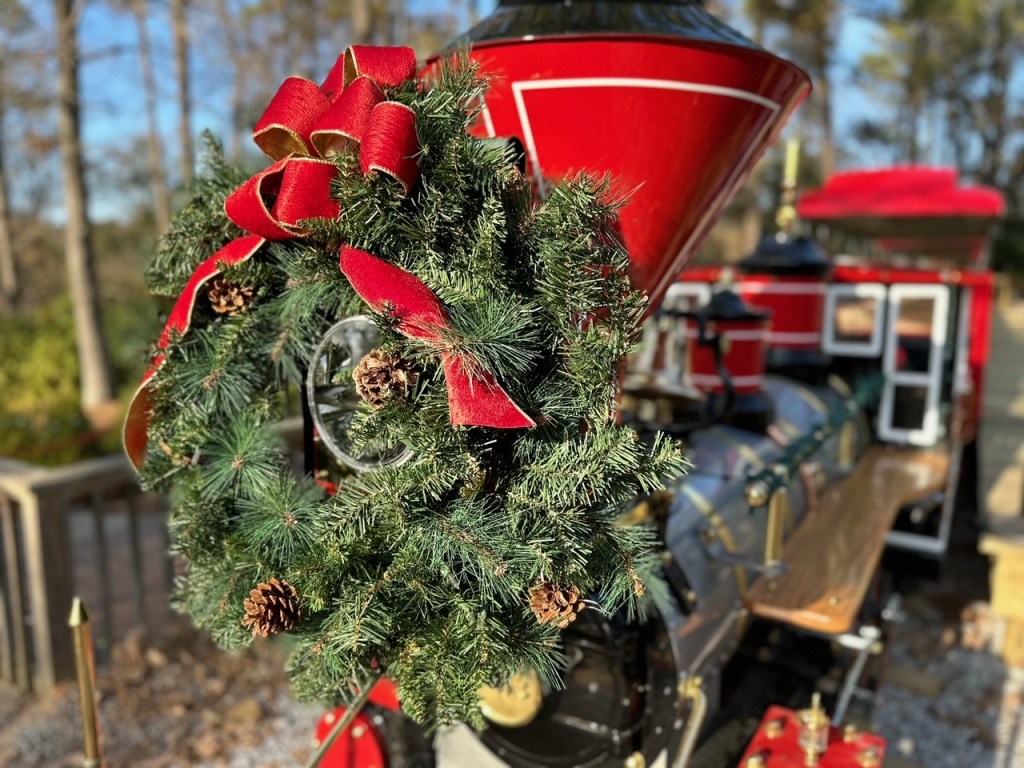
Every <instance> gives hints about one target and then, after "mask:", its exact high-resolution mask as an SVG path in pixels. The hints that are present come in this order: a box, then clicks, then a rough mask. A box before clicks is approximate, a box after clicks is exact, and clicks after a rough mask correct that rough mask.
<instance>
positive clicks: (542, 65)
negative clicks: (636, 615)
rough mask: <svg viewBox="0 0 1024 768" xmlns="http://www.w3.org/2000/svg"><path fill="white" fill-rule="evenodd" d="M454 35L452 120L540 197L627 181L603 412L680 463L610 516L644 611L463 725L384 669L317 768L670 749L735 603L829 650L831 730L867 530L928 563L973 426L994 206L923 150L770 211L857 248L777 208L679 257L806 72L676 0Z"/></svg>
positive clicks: (523, 680) (865, 752)
mask: <svg viewBox="0 0 1024 768" xmlns="http://www.w3.org/2000/svg"><path fill="white" fill-rule="evenodd" d="M462 43H469V44H471V45H472V49H471V50H472V56H473V58H474V59H476V60H477V61H478V62H479V63H480V64H481V66H482V68H483V69H484V71H485V72H487V73H489V74H490V75H491V76H492V77H493V78H494V80H493V85H492V87H491V90H490V91H489V92H488V94H487V96H486V103H485V104H484V105H482V110H481V121H480V125H479V126H478V130H479V133H480V134H481V135H482V136H487V137H490V138H493V139H502V140H509V141H515V142H517V143H518V145H519V146H521V147H522V151H523V155H524V160H525V165H526V168H527V173H528V174H530V175H531V176H532V177H533V179H534V181H535V184H536V186H537V189H538V192H539V193H540V194H543V192H544V189H545V185H546V184H547V183H549V180H550V179H552V178H559V177H563V176H566V175H568V174H571V173H572V172H574V171H575V170H578V169H582V168H586V169H588V170H591V171H598V172H600V171H607V172H610V173H611V174H612V175H613V176H614V177H615V178H616V179H617V180H618V181H619V183H621V184H622V185H623V189H630V190H634V197H633V200H632V203H631V204H630V205H629V206H628V207H627V208H625V209H624V210H623V212H622V221H621V226H622V234H623V237H624V239H625V242H626V244H627V246H628V248H629V250H630V256H631V261H632V263H633V273H632V277H633V279H634V282H635V283H636V284H637V285H638V286H639V287H641V288H643V289H645V290H646V291H647V292H648V293H649V294H650V296H651V306H652V312H653V314H652V315H651V316H650V317H649V318H648V319H647V321H646V323H645V326H644V332H643V343H642V345H641V349H640V351H639V353H638V354H637V355H636V356H635V357H634V358H633V360H632V361H631V362H630V367H629V371H628V374H627V375H626V377H625V379H624V382H623V397H622V403H621V412H622V415H623V418H624V419H626V420H629V421H630V422H631V423H633V424H635V426H636V428H637V429H638V430H639V431H640V433H641V434H649V433H652V432H655V431H663V432H669V433H671V434H673V435H675V436H677V437H679V438H680V439H682V440H683V441H684V444H685V446H686V448H687V451H688V456H689V459H690V462H691V463H692V468H691V470H690V472H689V473H688V474H687V475H686V476H684V477H681V478H675V479H672V480H671V481H670V482H669V485H668V491H667V492H666V493H661V494H656V495H655V496H653V497H651V498H647V499H640V500H638V502H637V505H636V507H635V508H634V509H633V510H632V512H631V513H630V514H629V515H628V516H627V518H626V519H624V521H623V524H630V523H631V522H636V521H639V520H654V521H655V522H656V523H657V525H658V526H659V530H660V532H661V540H662V543H663V561H664V572H665V576H666V578H667V581H668V583H669V584H670V586H671V590H672V600H671V603H670V605H668V606H666V607H664V608H663V609H662V610H661V612H660V615H659V616H658V618H657V619H656V620H653V621H649V622H647V623H645V624H638V623H631V622H629V621H627V619H626V618H625V617H624V616H621V615H614V616H606V615H603V614H602V613H601V612H599V611H596V610H595V611H585V612H584V613H582V614H580V617H579V619H578V620H577V621H576V622H575V623H574V624H572V626H571V628H570V629H569V630H567V631H566V633H565V636H564V651H565V656H566V659H567V668H566V671H565V674H564V678H563V681H562V683H563V686H562V687H561V688H560V689H556V690H545V689H544V688H543V687H542V685H541V682H540V680H539V679H538V678H537V676H536V675H535V674H532V673H530V672H529V671H528V670H525V671H523V673H522V674H521V675H519V676H517V677H516V678H515V679H513V680H512V681H511V682H510V684H509V685H508V686H506V687H503V688H501V689H493V690H486V691H483V692H481V706H482V708H483V711H484V714H485V715H486V717H487V718H488V720H489V721H490V722H491V727H490V728H489V729H488V730H487V731H485V732H483V733H482V734H478V733H474V732H473V731H471V730H470V729H468V728H466V727H456V728H454V729H450V730H445V731H442V732H440V733H438V734H435V735H432V736H428V735H426V734H423V733H422V732H420V731H419V730H418V729H417V728H416V727H415V726H414V725H413V724H412V723H410V722H409V721H407V720H405V719H404V718H403V717H402V716H401V715H400V713H399V711H398V709H399V708H398V702H397V700H396V699H395V697H394V692H393V691H392V690H390V689H389V688H388V687H387V684H386V682H385V683H383V684H382V685H381V687H380V688H379V690H377V691H375V692H374V694H373V696H372V697H371V701H373V702H375V705H374V706H372V707H371V708H370V709H368V710H367V711H365V712H363V713H361V714H360V715H359V716H358V717H357V718H356V721H355V724H354V725H353V726H352V727H351V728H350V729H349V730H348V731H347V732H346V733H345V734H342V736H341V738H340V739H339V740H338V741H337V742H336V744H335V747H334V748H333V749H332V751H331V752H330V753H329V754H328V755H327V757H326V759H325V761H324V763H323V765H325V766H336V767H338V768H341V767H342V766H344V767H345V768H349V767H350V766H359V767H360V768H369V766H372V765H388V766H392V768H397V767H398V766H414V765H418V766H437V768H469V767H470V766H472V767H473V768H490V767H492V766H493V767H494V768H502V767H504V766H516V767H519V766H522V767H523V768H526V767H527V766H550V767H551V768H556V767H557V768H561V767H563V766H564V767H565V768H569V767H570V766H593V767H595V768H597V767H599V766H613V765H614V766H629V767H630V768H641V767H642V766H669V765H672V766H684V765H687V764H688V763H689V761H690V760H691V758H693V756H694V754H695V753H696V752H697V750H698V744H699V743H701V742H702V741H704V740H706V739H707V737H708V735H709V733H708V730H707V728H706V725H707V723H709V722H711V721H712V719H713V716H714V714H715V713H716V712H718V711H719V710H720V709H721V707H722V704H723V701H724V700H725V699H727V698H729V697H735V696H737V695H742V692H737V691H736V690H733V689H732V686H731V685H730V684H729V683H728V681H725V682H724V681H723V675H724V670H725V668H726V665H727V664H728V663H729V661H730V659H732V658H733V657H734V654H735V653H736V651H737V648H738V647H739V646H740V644H741V642H742V641H743V639H744V635H745V633H746V631H747V629H748V627H749V626H750V625H751V623H752V622H754V621H758V622H761V623H762V624H764V623H768V624H773V625H777V626H783V627H786V628H787V631H791V632H795V633H798V634H802V635H807V636H813V637H817V638H824V639H827V640H831V641H833V642H834V643H836V644H838V645H839V646H841V647H843V648H845V649H846V650H847V654H846V656H847V661H848V662H849V665H848V666H849V668H848V671H847V673H846V675H845V677H844V678H843V679H842V682H841V684H840V685H839V687H838V689H837V691H836V695H835V696H834V710H835V717H834V718H833V721H834V722H835V723H836V724H837V725H838V724H840V723H841V722H842V721H843V719H844V716H845V714H846V713H847V712H848V710H849V707H850V705H851V701H852V699H853V696H854V692H855V690H856V689H857V687H858V685H859V684H860V680H861V678H862V676H863V672H864V669H865V665H866V664H867V662H868V659H869V658H870V657H871V656H872V655H876V654H877V653H878V652H879V650H880V646H881V643H882V641H883V639H884V638H883V632H882V616H883V614H885V613H886V610H891V608H892V606H891V605H889V604H887V603H886V601H885V599H884V598H885V596H884V595H882V594H881V593H880V592H879V591H878V590H877V586H878V583H877V581H875V580H873V578H872V577H873V574H874V573H875V572H876V571H877V567H878V563H879V560H880V557H881V554H882V551H883V549H884V548H885V546H886V544H887V543H888V544H889V545H890V546H894V547H902V548H905V549H910V550H912V551H915V552H917V553H919V554H923V555H927V556H931V557H941V555H942V553H943V552H944V550H945V547H946V545H947V542H948V537H949V529H950V525H951V516H952V513H953V506H952V505H953V499H954V497H955V495H956V489H957V482H958V478H959V477H960V472H959V464H960V460H961V455H962V452H963V448H964V446H965V445H966V444H968V443H969V442H970V441H971V440H972V439H973V435H974V434H975V432H976V429H977V414H978V395H977V393H978V392H980V390H981V378H982V375H983V372H984V366H985V362H986V358H987V344H988V338H987V337H988V330H987V328H988V325H987V317H988V315H989V313H990V303H991V297H992V276H991V273H990V272H989V271H988V270H987V268H986V266H987V264H986V260H985V244H986V242H987V236H988V234H989V231H988V230H989V228H990V226H991V224H992V223H993V222H994V221H995V220H997V219H998V218H999V217H1000V216H1001V214H1002V209H1001V207H1000V206H1001V204H1002V203H1001V200H999V199H997V197H998V195H997V194H996V193H994V192H992V191H990V190H980V189H975V190H971V189H965V188H963V187H960V186H959V184H958V182H957V180H956V178H955V174H953V175H952V176H950V172H949V171H944V170H941V169H938V170H937V169H897V170H892V171H884V172H865V173H852V174H845V175H843V174H841V175H839V176H837V177H835V178H833V180H831V181H830V183H829V184H828V185H826V187H825V188H823V189H822V190H819V191H818V192H816V193H812V194H810V195H808V196H805V198H804V199H803V200H802V201H801V202H800V204H799V206H797V210H798V211H799V213H800V215H801V217H802V218H803V219H804V220H805V221H807V222H810V223H812V224H814V225H815V226H816V227H818V228H819V231H818V233H817V234H819V235H822V236H824V235H826V234H827V233H826V232H824V228H825V227H829V228H830V230H831V234H832V235H834V234H835V232H836V231H839V230H842V231H845V232H846V233H847V235H848V237H850V238H860V240H861V241H863V242H867V243H870V249H869V250H870V251H872V252H873V253H874V256H873V257H871V258H856V259H855V258H846V257H844V258H836V259H830V258H827V257H826V256H825V254H824V252H823V251H822V249H821V248H820V247H819V246H818V245H817V242H816V240H815V239H812V238H810V237H804V236H799V235H798V234H796V231H795V229H794V227H793V215H792V214H793V211H790V212H789V215H787V216H784V217H783V218H782V222H781V223H782V224H783V226H782V228H781V230H780V232H779V233H778V234H771V235H768V236H766V238H765V239H764V240H762V242H761V244H760V245H759V246H758V248H757V250H756V252H755V253H754V254H753V255H752V256H751V257H750V258H748V259H747V260H745V261H744V262H742V263H740V264H739V265H737V267H736V268H735V269H733V268H728V267H718V266H716V267H710V268H709V267H705V268H699V269H689V270H687V269H685V267H686V266H687V264H688V262H689V261H690V259H691V257H692V256H693V255H694V253H695V252H696V250H697V248H698V247H699V245H700V243H701V241H702V240H703V237H704V236H705V235H706V233H707V230H708V229H709V227H710V225H711V224H712V223H713V222H714V220H715V219H716V218H717V216H718V214H719V213H720V212H721V210H722V209H723V207H724V206H725V204H726V203H727V202H728V200H729V198H730V197H731V196H732V194H733V193H734V192H735V191H736V189H737V188H738V187H739V186H740V185H741V184H742V182H743V180H744V179H745V178H746V176H747V174H748V173H749V171H750V170H751V169H752V168H753V166H754V164H755V163H756V161H757V159H758V158H759V156H760V155H761V153H762V152H763V151H764V150H765V149H766V148H767V147H768V146H769V145H770V144H771V143H772V141H773V139H774V138H775V136H776V135H777V133H778V132H779V131H780V130H781V126H782V123H783V121H784V120H785V118H786V116H787V115H788V114H789V112H790V111H791V110H792V109H793V108H794V107H795V106H796V105H797V104H798V103H799V101H800V100H801V99H802V98H804V96H805V95H806V93H807V91H808V86H809V81H808V79H807V77H806V75H805V74H804V73H802V72H801V71H800V70H799V69H798V68H796V67H795V66H793V65H792V64H789V63H788V62H785V61H783V60H781V59H779V58H777V57H775V56H772V55H771V54H769V53H767V52H765V51H763V50H761V49H759V48H757V47H756V46H754V45H753V44H752V43H750V42H749V41H747V40H746V39H745V38H743V37H742V36H741V35H740V34H739V33H737V32H735V31H734V30H732V29H730V28H729V27H727V26H725V25H724V24H722V23H721V22H719V21H718V20H716V19H715V18H714V17H713V16H711V14H709V13H708V12H707V11H706V10H705V9H704V8H703V5H702V4H701V3H700V2H695V1H693V0H691V1H687V0H648V2H640V3H636V2H620V1H618V0H580V1H576V0H564V2H562V1H561V0H560V1H559V2H557V3H556V2H545V1H544V0H528V1H527V2H522V1H521V0H503V2H501V3H500V4H499V7H498V9H497V11H496V12H495V13H494V14H493V15H492V16H491V17H489V18H488V19H486V20H484V21H483V22H481V23H480V24H479V25H478V26H477V27H476V28H474V29H473V30H472V31H471V32H470V33H469V34H468V35H467V37H466V39H465V40H464V41H462ZM462 43H460V44H462ZM790 165H791V164H790ZM790 170H792V168H790ZM788 175H789V177H790V183H789V185H788V190H789V192H790V196H789V198H788V199H787V200H786V205H787V206H792V205H793V204H794V202H795V201H794V199H793V196H792V189H793V186H794V184H795V180H793V179H792V177H793V175H794V174H792V173H789V174H788ZM968 199H970V203H969V204H968ZM943 205H945V206H946V207H945V208H942V206H943ZM915 206H916V207H915ZM929 206H931V208H930V209H929ZM936 206H938V208H936ZM937 247H938V248H939V250H941V253H939V255H938V256H936V253H937V250H936V249H937ZM922 254H927V256H926V257H925V256H922ZM653 310H656V311H653ZM340 714H341V713H340V712H334V713H329V714H328V715H327V716H326V717H325V718H324V720H323V722H322V723H321V724H320V728H319V729H318V734H317V736H318V739H324V738H327V736H328V734H329V733H330V732H331V730H332V726H333V723H335V722H336V720H337V718H338V717H339V716H340ZM794 722H797V723H798V724H797V725H795V726H794V725H791V726H786V721H785V718H784V717H783V716H780V715H773V716H772V718H769V719H768V720H766V727H765V728H763V729H762V731H761V732H760V733H759V736H758V738H761V737H763V738H764V739H768V740H769V741H770V740H772V739H775V743H777V744H780V745H781V744H782V743H783V741H785V739H786V738H788V736H787V735H786V733H784V731H785V728H786V727H789V730H790V731H792V730H793V729H794V728H797V730H798V733H793V734H791V735H792V739H791V741H790V742H787V744H788V747H787V748H788V749H791V750H796V754H797V755H798V756H799V758H800V759H801V760H804V759H806V760H808V761H812V760H813V762H806V763H804V762H799V763H792V764H793V765H797V764H800V765H803V764H808V765H814V764H818V760H820V759H821V758H822V757H823V756H824V755H825V754H826V753H828V752H829V750H830V749H831V748H832V745H833V743H834V744H835V745H838V746H836V747H835V748H836V749H837V750H839V751H840V752H841V751H842V750H846V752H843V754H848V755H849V760H850V762H849V763H846V762H834V763H830V764H834V765H846V764H849V765H872V764H876V765H877V764H880V762H881V759H882V757H883V756H884V745H882V744H881V743H880V741H879V740H878V739H876V738H874V737H872V736H870V735H869V734H861V733H857V732H855V731H850V730H847V731H845V732H844V733H839V732H837V731H836V730H835V729H834V728H830V721H829V718H828V717H827V716H825V715H824V713H823V712H822V711H821V710H820V708H818V707H817V706H815V707H814V708H813V709H811V710H809V711H808V712H807V713H804V715H803V717H802V718H798V721H794ZM757 741H758V739H757V738H756V739H755V742H757ZM758 743H760V742H758ZM751 749H755V748H754V747H751ZM756 749H761V748H760V747H757V748H756ZM764 754H766V753H763V752H757V751H755V752H750V751H749V750H748V754H747V755H746V756H745V757H744V762H742V763H741V764H743V765H750V766H754V765H784V764H788V763H769V762H765V761H764V760H762V762H760V763H758V762H756V759H761V758H760V757H759V755H760V756H763V755H764ZM872 760H876V761H877V762H871V761H872Z"/></svg>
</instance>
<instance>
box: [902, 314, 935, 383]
mask: <svg viewBox="0 0 1024 768" xmlns="http://www.w3.org/2000/svg"><path fill="white" fill-rule="evenodd" d="M934 318H935V299H933V298H931V297H919V298H905V299H903V301H902V302H900V312H899V318H898V320H897V321H896V323H897V325H896V338H897V340H898V343H899V348H898V349H897V350H896V359H895V365H896V370H897V371H912V372H917V373H928V370H929V365H930V362H931V352H932V325H933V324H934Z"/></svg>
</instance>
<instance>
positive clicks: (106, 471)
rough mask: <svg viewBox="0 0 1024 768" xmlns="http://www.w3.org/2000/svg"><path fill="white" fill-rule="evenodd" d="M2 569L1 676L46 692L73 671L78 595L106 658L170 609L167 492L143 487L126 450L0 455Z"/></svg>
mask: <svg viewBox="0 0 1024 768" xmlns="http://www.w3.org/2000/svg"><path fill="white" fill-rule="evenodd" d="M0 573H2V581H0V680H3V681H5V682H8V683H13V684H15V685H16V686H18V687H19V688H21V689H24V690H34V691H37V692H46V691H48V690H50V689H51V688H52V687H53V686H54V684H55V683H56V682H57V681H59V680H62V679H66V678H70V677H72V676H73V674H74V653H73V649H72V646H71V635H70V633H69V631H68V614H69V611H70V609H71V599H72V597H73V596H75V595H78V596H80V597H81V598H82V599H83V600H84V601H85V604H86V605H87V606H88V607H89V609H90V614H91V619H92V623H93V633H94V637H95V640H96V648H97V655H98V657H99V659H100V660H103V659H104V658H105V657H106V655H107V654H108V653H109V649H110V646H111V644H112V643H114V642H115V641H116V640H117V639H118V638H119V637H120V636H121V635H122V634H123V633H124V632H125V631H127V629H129V628H130V627H133V626H136V625H140V624H141V625H148V624H152V623H153V622H156V621H159V619H160V618H161V616H162V615H163V614H165V613H166V611H167V610H168V607H167V594H168V591H169V587H170V584H171V580H172V578H173V563H172V561H171V559H170V556H169V554H168V542H167V503H166V500H165V499H163V498H162V497H160V496H157V495H155V494H148V493H143V492H142V491H141V490H139V486H138V482H137V479H136V476H135V472H134V470H133V469H132V467H131V465H130V464H129V463H128V460H127V459H125V458H124V457H122V456H109V457H105V458H102V459H95V460H91V461H84V462H80V463H77V464H73V465H70V466H67V467H61V468H59V469H40V468H34V467H29V466H26V465H15V464H13V463H10V462H5V463H3V464H0Z"/></svg>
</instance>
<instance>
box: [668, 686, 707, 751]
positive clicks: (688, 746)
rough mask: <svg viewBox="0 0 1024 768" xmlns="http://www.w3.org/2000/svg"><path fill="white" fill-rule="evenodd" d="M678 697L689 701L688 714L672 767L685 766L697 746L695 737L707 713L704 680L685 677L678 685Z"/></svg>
mask: <svg viewBox="0 0 1024 768" xmlns="http://www.w3.org/2000/svg"><path fill="white" fill-rule="evenodd" d="M679 699H680V701H683V700H689V701H690V702H691V705H690V716H689V717H688V718H687V720H686V728H684V729H683V736H682V738H681V739H680V740H679V751H678V752H676V759H675V760H674V761H673V762H672V768H686V764H687V763H689V762H690V758H691V757H693V751H694V749H696V747H697V738H698V737H699V736H700V731H701V728H702V727H703V726H704V719H705V718H706V717H707V715H708V696H707V694H706V693H704V681H703V680H701V679H700V678H699V677H688V678H686V680H684V681H683V682H682V683H680V685H679Z"/></svg>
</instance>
